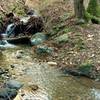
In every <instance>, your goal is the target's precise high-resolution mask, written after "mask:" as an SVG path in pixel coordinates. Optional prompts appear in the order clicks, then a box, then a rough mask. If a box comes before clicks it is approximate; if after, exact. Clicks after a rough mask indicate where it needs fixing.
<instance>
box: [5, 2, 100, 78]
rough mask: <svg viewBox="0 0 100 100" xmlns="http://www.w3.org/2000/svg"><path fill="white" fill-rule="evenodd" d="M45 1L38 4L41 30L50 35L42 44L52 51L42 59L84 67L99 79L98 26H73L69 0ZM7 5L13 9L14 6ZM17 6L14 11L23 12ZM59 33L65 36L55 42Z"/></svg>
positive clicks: (99, 40)
mask: <svg viewBox="0 0 100 100" xmlns="http://www.w3.org/2000/svg"><path fill="white" fill-rule="evenodd" d="M48 2H49V1H46V2H45V3H43V5H42V4H41V8H39V9H38V10H39V12H40V14H41V15H42V16H43V19H44V23H45V30H44V32H45V33H46V34H48V35H49V36H50V38H49V40H47V41H46V42H45V43H44V44H46V45H48V46H52V47H53V48H54V54H53V55H50V56H46V57H45V58H44V59H45V60H47V61H53V62H57V64H58V66H59V67H60V68H69V69H78V68H80V67H82V68H83V67H84V66H85V69H86V72H87V73H91V74H92V76H91V77H93V78H95V77H96V78H97V77H98V78H100V50H99V48H100V25H96V24H84V25H76V23H75V16H74V14H73V12H74V11H73V2H72V0H66V1H63V0H59V1H56V0H55V1H53V3H52V2H51V3H50V4H49V3H48ZM4 4H5V3H4ZM46 4H47V5H46ZM15 6H16V5H15ZM9 7H10V8H9ZM9 7H8V8H9V9H11V10H12V9H14V8H13V7H14V6H9ZM19 9H20V10H19ZM19 9H16V10H15V12H16V11H18V13H19V14H21V13H23V10H21V9H22V8H20V7H19ZM19 11H20V12H19ZM65 34H66V35H65ZM59 36H62V37H63V38H64V37H66V39H65V38H64V40H61V41H60V42H58V41H59V40H58V41H56V40H57V37H59ZM33 48H34V47H33ZM41 58H42V57H40V59H41ZM91 68H92V69H91ZM85 69H84V70H85ZM91 70H92V71H91Z"/></svg>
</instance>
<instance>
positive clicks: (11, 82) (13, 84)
mask: <svg viewBox="0 0 100 100" xmlns="http://www.w3.org/2000/svg"><path fill="white" fill-rule="evenodd" d="M22 86H23V84H22V83H20V82H19V81H16V80H9V81H8V82H7V83H6V87H8V88H10V89H20V88H21V87H22Z"/></svg>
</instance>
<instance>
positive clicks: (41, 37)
mask: <svg viewBox="0 0 100 100" xmlns="http://www.w3.org/2000/svg"><path fill="white" fill-rule="evenodd" d="M46 39H47V37H46V35H45V34H44V33H36V34H35V35H33V37H32V38H31V45H38V44H41V43H43V42H44V41H45V40H46Z"/></svg>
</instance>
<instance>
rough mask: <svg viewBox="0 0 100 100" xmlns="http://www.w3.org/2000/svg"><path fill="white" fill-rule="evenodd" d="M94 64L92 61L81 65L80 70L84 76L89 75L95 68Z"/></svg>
mask: <svg viewBox="0 0 100 100" xmlns="http://www.w3.org/2000/svg"><path fill="white" fill-rule="evenodd" d="M93 67H94V66H93V65H92V64H91V63H83V64H81V65H80V66H79V68H78V70H79V71H80V73H81V74H83V75H84V76H89V75H90V73H92V70H93Z"/></svg>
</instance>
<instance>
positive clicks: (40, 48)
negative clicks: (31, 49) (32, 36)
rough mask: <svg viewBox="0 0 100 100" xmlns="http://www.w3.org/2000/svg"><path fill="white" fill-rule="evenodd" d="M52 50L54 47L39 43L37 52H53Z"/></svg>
mask: <svg viewBox="0 0 100 100" xmlns="http://www.w3.org/2000/svg"><path fill="white" fill-rule="evenodd" d="M52 52H53V48H52V47H48V46H44V45H39V46H37V48H36V53H37V54H52Z"/></svg>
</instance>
